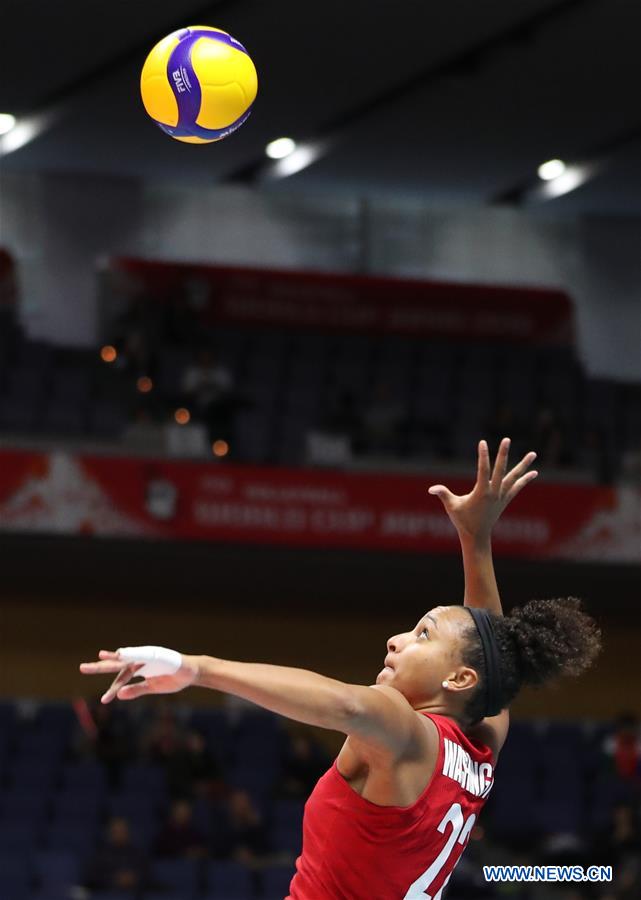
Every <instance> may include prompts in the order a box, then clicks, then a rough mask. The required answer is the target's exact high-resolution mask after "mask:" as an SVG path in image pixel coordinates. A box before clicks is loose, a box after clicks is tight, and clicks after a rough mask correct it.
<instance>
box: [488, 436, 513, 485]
mask: <svg viewBox="0 0 641 900" xmlns="http://www.w3.org/2000/svg"><path fill="white" fill-rule="evenodd" d="M509 452H510V439H509V438H503V440H502V441H501V443H500V444H499V452H498V453H497V454H496V461H495V463H494V471H493V472H492V478H491V480H490V487H491V488H492V490H493V491H498V489H499V488H500V487H501V482H502V481H503V476H504V475H505V470H506V469H507V457H508V454H509Z"/></svg>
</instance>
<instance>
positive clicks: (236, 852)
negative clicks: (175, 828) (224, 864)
mask: <svg viewBox="0 0 641 900" xmlns="http://www.w3.org/2000/svg"><path fill="white" fill-rule="evenodd" d="M213 827H214V838H213V842H212V853H213V855H214V856H215V857H218V858H225V859H234V860H236V861H237V862H242V863H245V864H251V863H254V862H256V861H257V860H259V859H260V858H261V857H263V856H265V854H266V853H267V852H268V851H269V843H268V839H267V830H266V828H265V824H264V822H263V819H262V816H261V815H260V813H259V812H258V810H257V809H256V806H255V805H254V803H253V801H252V799H251V797H250V796H249V794H248V793H247V791H244V790H241V789H236V790H233V791H231V792H230V793H229V795H228V797H227V799H226V800H225V802H224V803H223V804H222V805H220V806H219V807H218V814H217V815H216V816H215V817H214V821H213Z"/></svg>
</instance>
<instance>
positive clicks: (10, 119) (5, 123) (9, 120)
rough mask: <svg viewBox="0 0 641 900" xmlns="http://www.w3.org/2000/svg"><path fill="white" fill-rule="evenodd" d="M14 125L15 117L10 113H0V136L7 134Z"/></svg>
mask: <svg viewBox="0 0 641 900" xmlns="http://www.w3.org/2000/svg"><path fill="white" fill-rule="evenodd" d="M15 124H16V117H15V116H12V115H11V114H10V113H0V134H7V133H8V132H9V131H11V129H12V128H13V126H14V125H15Z"/></svg>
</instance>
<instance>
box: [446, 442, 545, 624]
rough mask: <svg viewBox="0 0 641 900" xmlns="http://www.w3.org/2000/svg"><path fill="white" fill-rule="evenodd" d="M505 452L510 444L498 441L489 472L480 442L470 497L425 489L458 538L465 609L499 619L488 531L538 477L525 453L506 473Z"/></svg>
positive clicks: (484, 447)
mask: <svg viewBox="0 0 641 900" xmlns="http://www.w3.org/2000/svg"><path fill="white" fill-rule="evenodd" d="M509 451H510V439H509V438H503V440H502V441H501V444H500V446H499V450H498V453H497V456H496V461H495V463H494V469H493V470H492V469H491V466H490V453H489V450H488V446H487V442H486V441H479V446H478V469H477V477H476V484H475V485H474V487H473V489H472V490H471V491H470V493H469V494H463V495H457V494H453V493H452V492H451V491H450V490H449V489H448V488H447V487H445V485H443V484H435V485H433V486H432V487H430V489H429V493H430V494H434V495H435V496H437V497H438V498H439V499H440V500H441V502H442V503H443V506H444V507H445V511H446V512H447V514H448V516H449V517H450V519H451V521H452V523H453V525H454V526H455V528H456V530H457V532H458V536H459V540H460V542H461V550H462V552H463V569H464V572H465V597H464V603H465V605H466V606H475V607H481V608H483V609H487V610H489V612H492V613H495V614H496V615H499V616H500V615H502V613H503V610H502V608H501V598H500V595H499V591H498V587H497V584H496V577H495V574H494V565H493V562H492V528H493V527H494V525H495V523H496V522H497V520H498V519H499V517H500V515H501V513H502V512H503V510H504V509H505V507H506V506H507V505H508V504H509V503H510V502H511V501H512V500H513V499H514V498H515V497H516V495H517V494H518V493H519V492H520V491H521V490H522V489H523V488H524V487H525V485H526V484H528V483H529V482H530V481H532V480H533V479H534V478H536V476H537V475H538V472H536V471H534V470H530V471H528V469H529V467H530V466H531V465H532V463H533V462H534V460H535V459H536V453H534V452H530V453H526V455H525V456H524V457H523V459H522V460H521V461H520V462H519V463H517V465H515V466H514V468H513V469H511V470H510V471H509V472H507V460H508V454H509ZM506 472H507V474H506Z"/></svg>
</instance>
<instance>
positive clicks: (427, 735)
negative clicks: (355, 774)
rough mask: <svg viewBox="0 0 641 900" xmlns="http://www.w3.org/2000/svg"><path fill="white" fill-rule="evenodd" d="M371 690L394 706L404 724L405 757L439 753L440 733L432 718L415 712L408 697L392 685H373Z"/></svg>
mask: <svg viewBox="0 0 641 900" xmlns="http://www.w3.org/2000/svg"><path fill="white" fill-rule="evenodd" d="M370 688H371V689H372V690H374V691H377V693H379V694H381V695H382V696H384V697H386V698H387V699H388V700H389V701H390V702H391V703H392V704H394V707H395V709H396V711H397V715H398V716H399V718H401V719H402V721H403V723H404V726H405V729H404V730H405V732H406V735H407V740H406V742H405V752H404V753H403V754H402V755H403V756H408V757H415V756H416V755H422V754H424V753H425V752H426V751H427V752H428V753H429V754H433V753H435V752H438V745H439V741H440V733H439V730H438V727H437V726H436V723H435V722H434V721H433V719H432V718H430V717H429V716H425V715H422V714H421V713H420V712H418V711H417V710H415V709H414V707H413V706H412V704H411V703H410V702H409V700H408V699H407V697H405V695H404V694H402V693H401V692H400V691H399V690H397V689H396V688H394V687H392V686H391V685H387V684H371V685H370Z"/></svg>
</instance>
